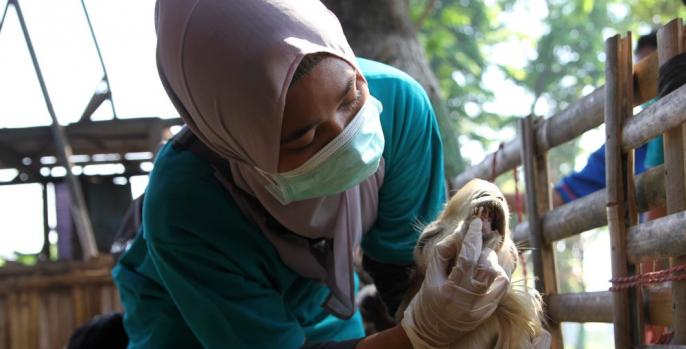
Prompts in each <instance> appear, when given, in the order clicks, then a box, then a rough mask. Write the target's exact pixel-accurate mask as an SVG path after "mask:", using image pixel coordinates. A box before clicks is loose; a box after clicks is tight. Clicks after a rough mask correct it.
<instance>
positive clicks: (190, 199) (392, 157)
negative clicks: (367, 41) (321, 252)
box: [113, 59, 445, 349]
mask: <svg viewBox="0 0 686 349" xmlns="http://www.w3.org/2000/svg"><path fill="white" fill-rule="evenodd" d="M359 63H360V67H361V69H362V72H363V74H364V76H365V77H366V78H367V81H368V83H369V89H370V92H371V94H372V95H373V96H375V97H376V98H377V99H379V100H380V101H381V103H382V104H383V113H382V114H381V124H382V128H383V132H384V136H385V139H386V145H385V148H384V152H383V157H384V161H385V178H384V183H383V185H382V186H381V187H380V189H379V212H378V218H377V220H376V222H375V224H374V226H373V228H372V229H371V230H370V231H369V232H367V233H366V234H365V236H364V237H363V239H362V248H363V250H364V252H365V253H366V254H367V255H368V256H369V257H371V258H372V259H375V260H378V261H381V262H386V263H398V264H407V263H410V262H412V250H413V248H414V245H415V242H416V240H417V237H418V234H419V226H420V225H421V224H424V223H428V222H430V221H431V220H433V219H434V218H435V216H436V215H437V213H438V212H439V211H440V209H441V208H442V205H443V203H444V201H445V187H444V178H443V154H442V149H441V141H440V137H439V133H438V127H437V124H436V120H435V116H434V113H433V111H432V109H431V104H430V103H429V100H428V98H427V96H426V93H425V92H424V90H423V89H422V88H421V87H420V86H419V85H418V84H417V83H416V82H415V81H414V80H412V79H411V78H410V77H409V76H407V75H406V74H404V73H402V72H400V71H399V70H397V69H394V68H391V67H389V66H386V65H383V64H380V63H376V62H372V61H368V60H364V59H360V60H359ZM113 276H114V280H115V282H116V284H117V287H118V288H119V291H120V295H121V300H122V303H123V305H124V308H125V317H124V326H125V328H126V331H127V333H128V335H129V337H130V344H129V348H154V349H159V348H185V349H187V348H200V347H204V348H285V349H290V348H299V347H301V346H302V344H303V343H304V342H305V341H306V340H307V341H313V342H317V341H333V340H345V339H352V338H359V337H363V336H364V330H363V327H362V320H361V317H360V314H359V312H357V313H356V314H355V316H353V317H352V318H351V319H348V320H341V319H338V318H336V317H334V316H332V315H329V314H327V313H326V312H325V311H324V309H323V308H322V307H321V305H322V304H323V303H324V301H325V299H326V297H327V296H328V295H329V290H328V288H327V287H326V286H325V285H324V284H322V283H320V282H318V281H316V280H312V279H307V278H304V277H302V276H300V275H299V274H297V273H296V272H294V271H293V270H291V269H290V268H288V267H287V266H286V265H284V264H283V262H282V261H281V260H280V258H279V256H278V254H277V252H276V250H275V248H274V247H273V246H272V245H271V244H270V243H269V242H268V241H267V239H266V238H265V237H264V236H263V235H262V233H261V232H260V231H259V230H258V228H257V227H256V226H255V225H254V224H252V223H251V222H250V221H249V219H247V218H246V217H245V216H243V214H242V213H241V211H240V210H239V208H238V207H237V206H236V204H235V202H234V201H233V199H232V198H231V195H230V194H229V193H228V192H227V191H226V190H225V189H224V188H223V186H222V185H221V184H220V183H219V181H218V180H217V179H216V178H215V177H214V174H213V169H212V168H211V166H210V165H209V164H208V163H207V162H205V161H204V160H202V159H200V158H198V157H197V156H195V155H194V154H192V153H191V152H190V151H177V150H175V149H174V148H173V147H171V146H170V145H169V144H167V145H166V146H165V147H164V148H163V149H162V150H161V151H160V153H159V154H158V156H157V159H156V160H155V168H154V170H153V171H152V173H151V174H150V182H149V184H148V188H147V190H146V193H145V201H144V207H143V225H142V228H141V233H140V234H139V236H138V237H137V239H136V240H135V241H134V242H133V244H132V246H131V247H130V249H129V250H128V251H127V252H126V253H125V254H124V256H123V257H122V258H121V260H120V261H119V263H118V264H117V266H116V267H115V268H114V270H113Z"/></svg>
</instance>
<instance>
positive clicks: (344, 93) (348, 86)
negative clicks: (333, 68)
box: [338, 75, 356, 100]
mask: <svg viewBox="0 0 686 349" xmlns="http://www.w3.org/2000/svg"><path fill="white" fill-rule="evenodd" d="M355 78H356V76H355V75H353V76H352V78H351V79H350V81H348V83H347V84H346V85H345V88H344V89H343V91H342V92H341V95H340V97H339V98H338V99H339V100H340V99H343V98H345V96H347V95H348V93H350V90H352V88H353V86H355V80H356V79H355Z"/></svg>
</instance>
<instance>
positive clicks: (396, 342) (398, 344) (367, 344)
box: [355, 325, 412, 349]
mask: <svg viewBox="0 0 686 349" xmlns="http://www.w3.org/2000/svg"><path fill="white" fill-rule="evenodd" d="M355 348H356V349H381V348H384V349H412V343H410V340H409V339H408V338H407V334H406V333H405V330H403V328H402V327H400V325H396V326H395V327H393V328H389V329H387V330H385V331H381V332H377V333H375V334H373V335H371V336H369V337H366V338H364V339H362V340H361V341H360V342H359V343H357V347H355Z"/></svg>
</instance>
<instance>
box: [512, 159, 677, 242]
mask: <svg viewBox="0 0 686 349" xmlns="http://www.w3.org/2000/svg"><path fill="white" fill-rule="evenodd" d="M636 192H637V197H638V209H639V211H641V212H644V211H647V210H650V209H653V208H656V207H660V206H662V205H664V202H665V190H664V167H663V166H662V165H661V166H658V167H654V168H651V169H649V170H647V171H646V172H644V173H642V174H641V175H639V176H638V177H637V179H636ZM605 196H606V192H605V189H601V190H598V191H597V192H595V193H593V194H590V195H587V196H584V197H582V198H579V199H577V200H574V201H572V202H570V203H568V204H565V205H562V206H560V207H557V208H555V209H554V210H552V211H550V212H547V213H546V214H545V215H544V216H543V241H544V242H546V243H550V242H554V241H559V240H563V239H566V238H569V237H571V236H574V235H578V234H581V233H582V232H584V231H587V230H590V229H593V228H598V227H602V226H605V225H607V216H606V215H605V213H606V212H605ZM529 234H530V232H529V224H528V223H527V222H523V223H521V224H519V225H517V226H516V227H515V229H514V231H513V238H514V240H515V241H516V242H517V243H519V244H521V245H522V246H527V245H528V240H529Z"/></svg>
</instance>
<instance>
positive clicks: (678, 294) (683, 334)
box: [657, 18, 686, 344]
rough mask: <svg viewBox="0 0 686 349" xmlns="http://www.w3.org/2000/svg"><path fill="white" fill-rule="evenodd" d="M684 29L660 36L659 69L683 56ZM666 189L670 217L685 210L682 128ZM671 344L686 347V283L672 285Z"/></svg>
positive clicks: (674, 138)
mask: <svg viewBox="0 0 686 349" xmlns="http://www.w3.org/2000/svg"><path fill="white" fill-rule="evenodd" d="M682 35H683V25H682V22H681V18H677V19H674V20H672V21H671V22H669V23H668V24H667V25H665V26H663V27H662V28H660V30H659V31H658V32H657V43H658V45H657V49H658V61H659V64H660V66H662V65H663V64H664V63H666V62H667V61H669V60H670V59H671V58H672V57H674V56H676V55H678V54H680V53H682V52H683V51H684V50H683V37H682ZM663 140H664V154H665V189H666V194H667V195H666V196H667V214H671V213H675V212H679V211H684V210H686V188H685V187H684V179H685V177H684V148H683V142H684V132H683V126H678V127H675V128H673V129H671V130H668V131H667V132H665V134H664V137H663ZM672 263H675V264H681V263H686V256H681V257H677V258H673V259H672ZM672 326H673V329H674V337H673V339H672V344H686V282H685V281H674V282H672Z"/></svg>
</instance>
